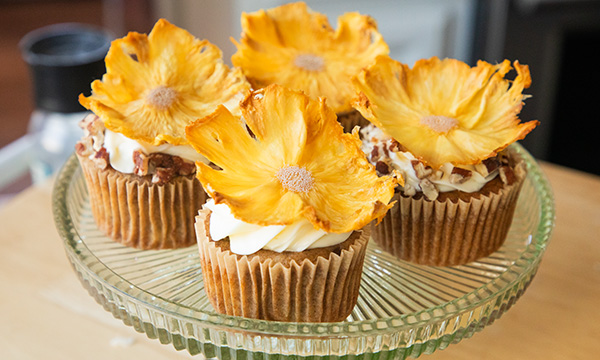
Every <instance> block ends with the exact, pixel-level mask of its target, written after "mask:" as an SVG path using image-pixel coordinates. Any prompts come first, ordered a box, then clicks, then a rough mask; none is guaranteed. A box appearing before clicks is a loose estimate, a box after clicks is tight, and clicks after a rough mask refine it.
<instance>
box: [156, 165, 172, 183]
mask: <svg viewBox="0 0 600 360" xmlns="http://www.w3.org/2000/svg"><path fill="white" fill-rule="evenodd" d="M174 175H175V171H174V170H173V168H163V167H157V168H156V173H155V174H154V175H153V176H152V182H153V183H155V184H165V183H168V182H169V181H171V179H172V178H173V176H174Z"/></svg>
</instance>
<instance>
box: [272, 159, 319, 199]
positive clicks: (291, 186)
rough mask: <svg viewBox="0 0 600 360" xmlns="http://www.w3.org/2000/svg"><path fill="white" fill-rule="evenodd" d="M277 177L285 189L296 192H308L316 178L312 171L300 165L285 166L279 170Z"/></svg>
mask: <svg viewBox="0 0 600 360" xmlns="http://www.w3.org/2000/svg"><path fill="white" fill-rule="evenodd" d="M276 176H277V179H278V180H279V182H280V183H281V186H283V188H284V189H286V190H288V191H291V192H294V193H307V192H309V191H310V189H312V187H313V184H314V182H315V180H314V179H313V177H312V174H311V173H310V171H308V170H306V169H305V168H303V167H299V166H287V165H286V166H284V167H282V168H281V169H279V171H277V174H276Z"/></svg>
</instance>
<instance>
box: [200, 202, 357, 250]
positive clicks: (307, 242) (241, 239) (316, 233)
mask: <svg viewBox="0 0 600 360" xmlns="http://www.w3.org/2000/svg"><path fill="white" fill-rule="evenodd" d="M203 207H204V208H205V209H209V210H210V211H211V214H210V225H209V230H210V237H211V238H212V240H214V241H218V240H222V239H224V238H226V237H229V246H230V250H231V251H232V252H233V253H235V254H238V255H249V254H253V253H255V252H257V251H258V250H261V249H265V250H272V251H277V252H283V251H295V252H298V251H304V250H307V249H316V248H322V247H327V246H332V245H336V244H340V243H342V242H344V241H345V240H346V239H348V237H349V236H350V234H351V232H348V233H342V234H336V233H328V232H325V231H323V230H320V229H315V228H314V226H313V225H312V224H311V223H310V222H309V221H308V220H306V219H304V218H302V219H301V220H299V221H297V222H295V223H293V224H291V225H270V226H260V225H256V224H249V223H246V222H244V221H242V220H238V219H236V218H235V217H234V216H233V214H232V213H231V211H230V209H229V207H228V206H227V205H226V204H215V202H214V200H213V199H209V200H208V201H207V202H206V204H204V205H203Z"/></svg>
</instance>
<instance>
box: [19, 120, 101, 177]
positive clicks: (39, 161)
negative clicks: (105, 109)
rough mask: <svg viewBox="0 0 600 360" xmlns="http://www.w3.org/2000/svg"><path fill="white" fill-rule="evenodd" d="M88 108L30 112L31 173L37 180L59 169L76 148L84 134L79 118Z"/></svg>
mask: <svg viewBox="0 0 600 360" xmlns="http://www.w3.org/2000/svg"><path fill="white" fill-rule="evenodd" d="M87 114H89V113H88V112H76V113H68V114H65V113H54V112H49V111H39V110H36V111H34V112H33V113H32V115H31V120H30V123H29V133H30V134H31V136H33V139H34V145H35V147H34V152H33V156H32V157H31V159H30V165H31V177H32V179H33V182H34V183H36V184H39V183H41V182H42V181H44V180H45V179H47V178H48V177H49V176H51V175H52V174H54V173H56V172H57V171H58V170H59V169H60V168H61V167H62V166H63V164H64V163H65V161H67V159H68V158H69V156H70V155H71V154H72V153H73V151H74V150H75V144H76V143H77V141H78V140H79V139H81V137H82V136H83V130H82V129H81V128H80V127H79V121H81V119H83V118H84V117H85V116H86V115H87Z"/></svg>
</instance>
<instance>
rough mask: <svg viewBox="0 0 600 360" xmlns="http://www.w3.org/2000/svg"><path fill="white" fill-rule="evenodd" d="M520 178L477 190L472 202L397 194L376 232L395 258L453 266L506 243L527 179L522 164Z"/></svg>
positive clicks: (373, 226)
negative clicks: (484, 190)
mask: <svg viewBox="0 0 600 360" xmlns="http://www.w3.org/2000/svg"><path fill="white" fill-rule="evenodd" d="M516 174H517V181H515V182H514V183H513V184H511V185H509V186H507V185H504V186H502V187H501V188H500V189H499V190H498V191H497V192H490V193H489V194H487V195H483V194H480V193H476V194H475V193H474V194H473V195H472V196H471V197H470V198H469V199H468V200H467V201H465V200H462V199H458V201H456V202H455V201H452V199H446V200H445V201H440V200H435V201H429V200H425V198H424V197H421V198H420V199H415V198H413V197H408V196H404V195H402V194H401V193H396V194H395V195H394V197H393V199H392V201H394V200H395V201H397V203H396V205H394V207H393V208H392V209H390V210H389V211H388V213H387V214H386V216H385V217H384V218H383V220H382V221H381V223H380V224H378V225H375V224H373V225H372V229H371V232H372V236H373V241H375V242H376V243H377V244H378V245H379V246H380V247H382V248H383V249H384V250H385V251H387V252H389V253H391V254H393V255H395V256H396V257H398V258H400V259H402V260H406V261H410V262H413V263H417V264H423V265H434V266H452V265H459V264H466V263H468V262H471V261H475V260H477V259H479V258H482V257H486V256H488V255H490V254H491V253H493V252H495V251H496V250H498V249H499V248H500V246H502V244H503V243H504V241H505V239H506V235H507V233H508V230H509V228H510V225H511V223H512V219H513V215H514V211H515V207H516V204H517V199H518V197H519V192H520V190H521V186H522V184H523V182H524V180H525V170H524V167H523V166H518V167H516Z"/></svg>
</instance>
